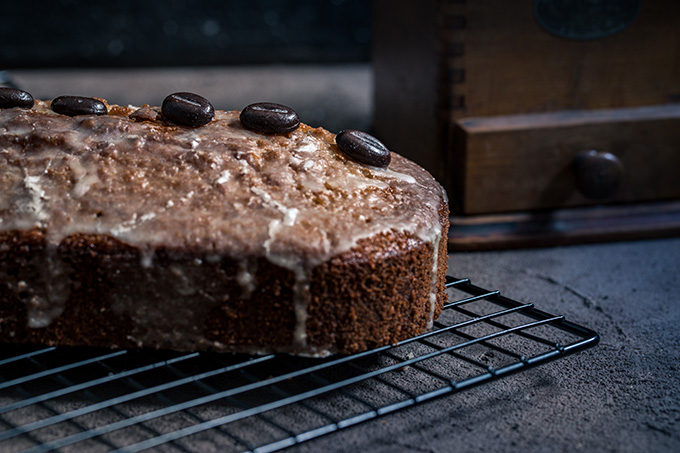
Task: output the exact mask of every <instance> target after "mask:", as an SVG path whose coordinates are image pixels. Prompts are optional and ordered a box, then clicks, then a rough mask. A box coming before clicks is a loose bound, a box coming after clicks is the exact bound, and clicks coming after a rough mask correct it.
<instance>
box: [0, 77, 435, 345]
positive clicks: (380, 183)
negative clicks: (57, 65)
mask: <svg viewBox="0 0 680 453" xmlns="http://www.w3.org/2000/svg"><path fill="white" fill-rule="evenodd" d="M269 123H271V124H269ZM294 123H295V124H294ZM260 126H261V127H260ZM267 127H269V129H267ZM286 128H287V129H286ZM0 190H1V192H0V342H4V343H39V344H47V345H76V346H97V347H111V348H137V347H140V348H162V349H174V350H180V351H198V350H211V351H228V352H234V353H249V354H253V353H271V352H274V353H290V354H300V355H310V356H323V355H327V354H332V353H343V354H348V353H355V352H358V351H363V350H366V349H369V348H374V347H378V346H383V345H386V344H391V343H396V342H398V341H400V340H403V339H406V338H409V337H411V336H413V335H416V334H419V333H422V332H424V331H426V329H428V328H430V327H431V326H432V323H433V320H434V319H436V318H437V317H438V316H439V314H440V312H441V309H442V306H443V304H444V302H445V299H446V295H445V291H444V277H445V274H446V260H447V254H446V233H447V229H448V205H447V198H446V194H445V192H444V190H443V189H442V187H441V186H440V185H439V184H438V183H437V182H436V181H435V180H434V179H433V178H432V177H431V175H430V174H429V173H428V172H427V171H425V170H424V169H422V168H421V167H419V166H418V165H416V164H415V163H413V162H411V161H409V160H407V159H405V158H403V157H401V156H399V155H397V154H395V153H391V152H389V151H387V149H386V148H384V145H382V144H381V143H380V142H379V141H377V140H376V139H374V138H372V137H371V136H370V135H368V134H365V133H363V132H359V131H343V132H342V133H341V134H338V135H337V136H336V135H335V134H333V133H331V132H328V131H326V130H324V129H323V128H313V127H310V126H308V125H306V124H302V123H299V120H297V115H296V114H295V112H294V111H293V110H292V109H290V108H288V107H285V106H279V105H278V104H264V103H261V104H253V105H251V106H248V107H247V108H245V109H244V110H243V111H241V112H239V111H221V110H214V109H213V107H212V105H211V104H210V103H209V102H208V101H207V100H206V99H204V98H202V97H200V96H198V95H193V94H191V93H175V94H173V95H170V96H168V98H166V102H164V103H163V105H162V106H161V107H153V106H149V105H144V106H142V107H139V108H138V107H133V106H118V105H109V104H108V103H107V102H106V101H105V100H103V99H95V98H78V97H73V96H63V97H59V98H56V99H54V100H53V101H51V102H50V101H40V100H33V98H32V97H30V95H28V94H27V93H25V92H18V90H9V89H0Z"/></svg>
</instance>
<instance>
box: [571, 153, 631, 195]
mask: <svg viewBox="0 0 680 453" xmlns="http://www.w3.org/2000/svg"><path fill="white" fill-rule="evenodd" d="M574 170H575V172H576V187H577V188H578V190H579V192H581V194H582V195H583V196H584V197H586V198H590V199H593V200H596V199H601V198H607V197H610V196H612V195H614V194H615V193H616V191H617V190H618V189H619V186H621V180H622V179H623V164H622V163H621V161H620V160H619V159H618V157H616V156H615V155H613V154H611V153H605V152H600V151H595V150H588V151H581V152H579V153H578V154H577V155H576V158H575V159H574Z"/></svg>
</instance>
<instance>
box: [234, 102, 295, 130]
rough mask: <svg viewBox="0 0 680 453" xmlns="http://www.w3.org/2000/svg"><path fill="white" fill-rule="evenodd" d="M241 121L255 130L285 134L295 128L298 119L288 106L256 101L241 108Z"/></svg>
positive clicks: (246, 126)
mask: <svg viewBox="0 0 680 453" xmlns="http://www.w3.org/2000/svg"><path fill="white" fill-rule="evenodd" d="M241 123H242V124H243V126H244V127H245V128H247V129H250V130H253V131H255V132H262V133H264V134H285V133H288V132H293V131H294V130H295V129H297V128H298V126H300V119H299V118H298V115H297V113H295V110H293V109H292V108H290V107H286V106H285V105H281V104H274V103H273V102H258V103H257V104H250V105H249V106H248V107H246V108H244V109H243V111H242V112H241Z"/></svg>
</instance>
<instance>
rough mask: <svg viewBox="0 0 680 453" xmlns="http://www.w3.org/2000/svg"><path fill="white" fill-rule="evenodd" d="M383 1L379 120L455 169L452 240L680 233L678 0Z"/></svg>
mask: <svg viewBox="0 0 680 453" xmlns="http://www.w3.org/2000/svg"><path fill="white" fill-rule="evenodd" d="M373 15H374V39H373V42H374V49H373V61H374V74H375V118H374V128H375V133H376V135H378V136H379V137H380V138H381V139H383V140H384V141H385V142H386V144H387V145H388V146H389V147H391V148H392V149H393V150H395V151H397V152H399V153H402V154H404V155H406V156H408V157H409V158H412V159H414V160H415V161H417V162H419V163H421V164H422V165H424V166H425V167H426V168H427V169H428V170H430V171H431V172H432V173H433V175H434V176H435V177H436V178H437V179H438V180H439V181H441V182H442V183H443V184H444V186H445V187H446V189H447V191H448V192H449V196H450V198H451V206H452V210H453V213H454V214H455V215H454V216H453V217H452V224H453V227H454V228H452V236H451V237H450V243H451V244H453V245H454V248H455V246H456V245H458V246H460V247H461V248H488V247H491V246H494V247H495V246H506V245H529V244H552V243H560V242H565V241H574V240H594V239H604V238H615V237H640V236H649V235H661V234H663V235H667V234H669V233H677V232H680V2H678V1H670V0H617V1H604V0H600V1H589V2H575V1H571V0H467V1H466V0H424V1H417V2H415V1H389V0H375V1H374V3H373ZM566 219H569V220H566ZM565 225H566V226H565Z"/></svg>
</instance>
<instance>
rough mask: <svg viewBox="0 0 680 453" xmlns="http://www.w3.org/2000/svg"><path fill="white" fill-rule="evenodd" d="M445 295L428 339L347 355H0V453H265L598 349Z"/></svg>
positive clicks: (489, 296)
mask: <svg viewBox="0 0 680 453" xmlns="http://www.w3.org/2000/svg"><path fill="white" fill-rule="evenodd" d="M447 287H448V288H450V291H449V300H450V301H451V302H450V303H448V304H447V305H446V307H445V309H444V311H443V313H442V315H441V317H440V318H439V320H438V321H437V322H436V323H435V326H434V329H433V330H432V331H430V332H427V333H425V334H423V335H420V336H417V337H414V338H411V339H409V340H406V341H403V342H401V343H400V344H398V345H392V346H386V347H382V348H378V349H374V350H371V351H367V352H363V353H360V354H356V355H352V356H339V357H338V356H335V357H330V358H326V359H304V358H298V357H290V356H279V355H265V356H234V355H229V354H212V353H193V354H181V353H172V352H162V351H137V350H113V351H111V350H99V349H91V348H84V349H79V348H39V347H36V346H32V347H27V346H7V345H5V346H3V347H2V349H1V351H2V352H0V430H2V431H0V451H3V452H4V451H29V452H42V451H53V450H58V451H129V452H135V451H142V450H146V449H150V448H153V447H160V446H162V447H163V451H179V452H186V451H209V450H214V451H255V452H271V451H277V450H281V449H284V448H287V447H290V446H292V445H295V444H299V443H302V442H306V441H309V440H311V439H314V438H317V437H320V436H324V435H327V434H330V433H333V432H335V431H338V430H342V429H347V428H350V427H352V426H354V425H357V424H359V423H362V422H365V421H368V420H372V419H375V418H378V417H383V416H386V415H388V414H390V413H392V412H395V411H398V410H402V409H405V408H408V407H410V406H415V405H418V404H422V403H425V402H427V401H428V400H432V399H434V398H439V397H442V396H445V395H449V394H453V393H456V392H459V391H461V390H464V389H466V388H469V387H472V386H475V385H479V384H482V383H485V382H488V381H491V380H494V379H498V378H500V377H503V376H507V375H510V374H512V373H515V372H518V371H522V370H526V369H528V368H530V367H533V366H536V365H539V364H542V363H545V362H548V361H550V360H554V359H559V358H561V357H564V356H566V355H569V354H571V353H574V352H577V351H580V350H583V349H585V348H588V347H591V346H594V345H596V344H597V342H598V339H599V338H598V335H597V334H596V333H595V332H593V331H592V330H589V329H587V328H584V327H581V326H578V325H576V324H573V323H571V322H568V321H567V320H565V319H564V317H563V316H553V315H550V314H548V313H545V312H542V311H540V310H537V309H536V308H534V306H533V305H532V304H524V303H520V302H517V301H515V300H512V299H509V298H507V297H504V296H502V295H500V293H499V292H498V291H488V290H485V289H483V288H480V287H478V286H475V285H473V284H472V283H471V282H470V281H469V280H468V279H460V280H459V279H454V278H451V277H447Z"/></svg>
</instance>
